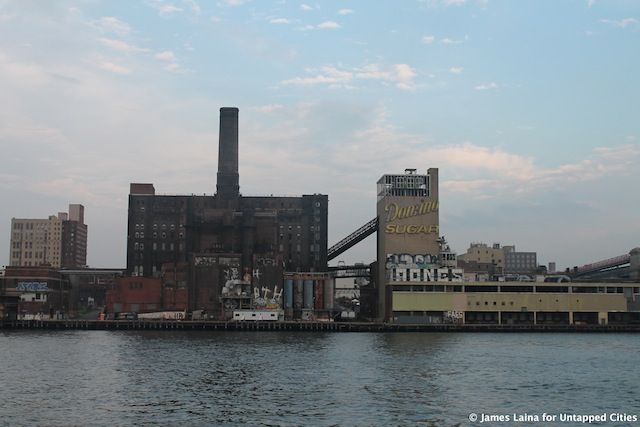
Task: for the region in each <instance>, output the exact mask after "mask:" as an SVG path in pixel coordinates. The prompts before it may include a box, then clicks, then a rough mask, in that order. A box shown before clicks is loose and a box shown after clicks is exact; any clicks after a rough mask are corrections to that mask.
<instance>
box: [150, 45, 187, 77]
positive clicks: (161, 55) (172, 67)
mask: <svg viewBox="0 0 640 427" xmlns="http://www.w3.org/2000/svg"><path fill="white" fill-rule="evenodd" d="M154 58H156V59H157V60H158V61H162V62H166V63H167V64H166V65H165V66H164V69H165V70H166V71H169V72H170V73H174V74H183V73H184V72H185V71H186V70H185V69H184V68H182V67H181V66H180V64H179V63H178V60H177V58H176V55H175V53H173V51H172V50H163V51H162V52H158V53H156V54H155V55H154Z"/></svg>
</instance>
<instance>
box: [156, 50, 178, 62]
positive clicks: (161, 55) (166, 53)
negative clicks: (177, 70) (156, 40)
mask: <svg viewBox="0 0 640 427" xmlns="http://www.w3.org/2000/svg"><path fill="white" fill-rule="evenodd" d="M154 58H156V59H159V60H160V61H169V62H173V61H175V60H176V55H175V54H174V53H173V51H171V50H163V51H162V52H158V53H156V54H155V55H154Z"/></svg>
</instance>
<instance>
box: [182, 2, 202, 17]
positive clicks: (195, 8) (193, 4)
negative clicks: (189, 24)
mask: <svg viewBox="0 0 640 427" xmlns="http://www.w3.org/2000/svg"><path fill="white" fill-rule="evenodd" d="M182 2H183V3H184V4H186V5H187V6H189V7H190V8H191V11H192V12H193V13H195V14H196V15H200V13H201V12H202V9H200V5H199V4H198V3H197V2H196V1H195V0H182Z"/></svg>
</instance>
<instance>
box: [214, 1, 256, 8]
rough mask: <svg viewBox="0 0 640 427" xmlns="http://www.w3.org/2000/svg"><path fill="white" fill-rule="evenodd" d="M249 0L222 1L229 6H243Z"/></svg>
mask: <svg viewBox="0 0 640 427" xmlns="http://www.w3.org/2000/svg"><path fill="white" fill-rule="evenodd" d="M248 1H249V0H223V2H222V3H221V4H222V5H224V6H229V7H236V6H242V5H243V4H245V3H247V2H248Z"/></svg>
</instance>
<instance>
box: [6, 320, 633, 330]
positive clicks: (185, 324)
mask: <svg viewBox="0 0 640 427" xmlns="http://www.w3.org/2000/svg"><path fill="white" fill-rule="evenodd" d="M0 329H2V330H110V331H114V330H115V331H117V330H122V331H127V330H136V331H141V330H156V331H160V330H164V331H179V330H184V331H196V330H200V331H201V330H208V331H301V332H640V325H490V324H486V325H482V324H475V325H469V324H467V325H465V324H430V325H426V324H422V325H420V324H397V323H369V322H296V321H290V322H289V321H283V322H268V321H264V322H249V321H243V322H238V321H211V320H207V321H204V320H196V321H189V320H72V319H67V320H1V321H0Z"/></svg>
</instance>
